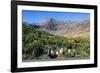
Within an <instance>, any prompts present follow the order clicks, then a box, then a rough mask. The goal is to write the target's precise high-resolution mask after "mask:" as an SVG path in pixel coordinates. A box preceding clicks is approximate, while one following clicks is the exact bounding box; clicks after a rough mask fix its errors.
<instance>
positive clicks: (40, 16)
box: [22, 10, 90, 23]
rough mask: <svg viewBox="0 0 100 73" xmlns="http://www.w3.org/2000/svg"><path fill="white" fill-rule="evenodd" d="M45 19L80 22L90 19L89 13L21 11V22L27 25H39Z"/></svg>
mask: <svg viewBox="0 0 100 73" xmlns="http://www.w3.org/2000/svg"><path fill="white" fill-rule="evenodd" d="M46 18H54V19H56V20H74V21H81V20H85V19H89V18H90V14H89V13H75V12H50V11H49V12H48V11H33V10H23V11H22V21H23V22H27V23H39V22H41V21H42V20H44V19H46Z"/></svg>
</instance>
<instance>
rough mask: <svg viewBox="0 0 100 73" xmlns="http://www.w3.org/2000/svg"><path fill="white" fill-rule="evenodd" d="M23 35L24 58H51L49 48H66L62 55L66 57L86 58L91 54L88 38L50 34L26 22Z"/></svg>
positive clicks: (55, 49)
mask: <svg viewBox="0 0 100 73" xmlns="http://www.w3.org/2000/svg"><path fill="white" fill-rule="evenodd" d="M22 35H23V36H22V41H23V43H22V44H23V49H22V54H23V55H22V56H23V57H22V58H23V60H35V59H36V60H41V59H44V60H45V59H49V57H48V55H47V52H48V49H49V48H51V49H53V50H54V51H57V50H59V49H61V48H64V53H63V54H62V56H60V57H61V58H65V59H66V58H85V57H89V55H90V49H89V48H90V43H89V39H88V38H65V37H62V36H57V35H53V34H50V33H48V32H46V31H40V30H39V29H36V28H33V27H32V26H29V25H25V24H24V23H23V26H22ZM69 49H70V52H69ZM60 57H57V58H60Z"/></svg>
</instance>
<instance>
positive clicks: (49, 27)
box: [31, 18, 90, 38]
mask: <svg viewBox="0 0 100 73" xmlns="http://www.w3.org/2000/svg"><path fill="white" fill-rule="evenodd" d="M31 26H33V27H35V28H37V29H39V30H43V31H46V32H49V33H51V34H54V35H59V36H64V37H70V38H77V37H85V38H87V37H89V35H90V34H89V33H90V21H89V19H87V20H83V21H73V20H66V21H61V20H56V19H54V18H47V19H44V20H43V21H42V22H41V23H38V24H37V25H36V24H32V25H31Z"/></svg>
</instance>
